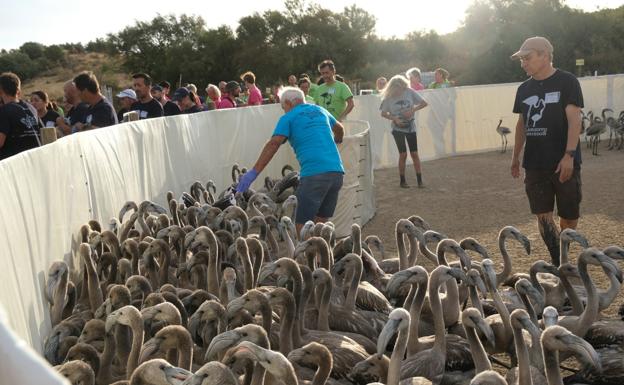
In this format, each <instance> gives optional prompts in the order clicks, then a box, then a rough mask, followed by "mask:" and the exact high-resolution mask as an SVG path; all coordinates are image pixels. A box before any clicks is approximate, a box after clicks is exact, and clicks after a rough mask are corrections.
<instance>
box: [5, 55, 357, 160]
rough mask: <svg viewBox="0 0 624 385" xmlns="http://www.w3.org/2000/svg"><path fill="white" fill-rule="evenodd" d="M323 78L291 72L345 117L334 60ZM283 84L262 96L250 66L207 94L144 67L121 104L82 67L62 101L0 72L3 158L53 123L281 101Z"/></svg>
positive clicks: (347, 100)
mask: <svg viewBox="0 0 624 385" xmlns="http://www.w3.org/2000/svg"><path fill="white" fill-rule="evenodd" d="M318 70H319V73H320V78H319V80H318V81H317V82H314V81H312V79H311V78H310V76H309V75H307V74H302V75H300V76H299V77H298V78H297V77H296V76H295V75H290V76H289V77H288V86H290V87H295V88H299V89H301V90H302V91H303V93H304V95H305V101H306V103H313V104H317V105H320V106H323V107H325V108H326V109H327V110H328V111H329V112H330V113H331V114H332V115H333V116H334V118H335V119H337V120H339V121H340V120H344V119H345V118H346V116H347V115H348V114H349V113H350V112H351V110H352V109H353V106H354V105H353V94H352V92H351V90H350V88H349V86H348V85H347V84H345V83H344V81H343V80H344V79H342V78H341V77H340V76H339V75H336V68H335V65H334V63H333V62H332V61H331V60H325V61H323V62H322V63H320V64H319V66H318ZM282 88H283V87H282V86H281V85H276V86H274V87H272V88H267V91H268V90H270V91H271V92H268V95H267V97H263V95H262V92H261V91H260V88H258V86H257V84H256V76H255V74H254V73H253V72H251V71H247V72H245V73H243V74H242V75H241V76H240V81H238V80H231V81H227V82H226V81H220V82H218V83H217V85H215V84H208V86H207V87H206V88H205V94H206V96H205V97H202V96H200V95H199V93H198V89H197V86H195V85H194V84H187V85H186V86H184V87H179V88H177V89H175V90H173V89H172V88H171V84H170V83H169V82H167V81H161V82H159V83H156V82H155V81H154V80H153V79H152V78H151V77H150V76H149V75H148V74H146V73H136V74H134V75H132V86H131V87H128V88H126V89H123V90H122V91H121V92H119V93H117V94H116V99H117V103H116V104H117V106H118V108H117V110H115V108H114V107H113V103H112V101H111V100H108V99H107V98H106V97H105V96H104V95H103V94H102V92H101V90H100V84H99V82H98V79H97V78H96V76H95V75H94V74H93V73H92V72H88V71H86V72H82V73H80V74H78V75H77V76H76V77H74V78H73V79H72V80H69V81H68V82H66V83H65V84H64V86H63V95H64V96H63V105H62V106H59V105H57V104H56V103H55V102H54V101H52V100H51V99H50V98H49V96H48V94H47V93H46V92H44V91H35V92H32V93H31V94H30V95H28V96H27V97H29V98H30V99H29V100H26V98H24V96H25V95H22V92H21V81H20V79H19V77H18V76H17V75H16V74H14V73H10V72H6V73H2V74H0V160H1V159H5V158H7V157H10V156H12V155H15V154H17V153H19V152H22V151H26V150H29V149H31V148H35V147H38V146H41V144H42V143H41V129H42V128H44V127H55V128H56V134H57V137H59V136H66V135H71V134H74V133H77V132H81V131H86V130H91V129H94V128H99V127H107V126H111V125H114V124H117V123H121V122H124V121H127V120H134V119H151V118H157V117H161V116H172V115H178V114H191V113H196V112H201V111H210V110H216V109H227V108H237V107H246V106H257V105H261V104H266V103H278V102H279V101H280V94H281V91H282Z"/></svg>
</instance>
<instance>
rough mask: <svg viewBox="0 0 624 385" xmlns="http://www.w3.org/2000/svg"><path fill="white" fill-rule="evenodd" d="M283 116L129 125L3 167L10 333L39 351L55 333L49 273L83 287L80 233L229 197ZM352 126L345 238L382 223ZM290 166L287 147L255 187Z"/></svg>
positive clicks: (269, 110) (343, 206) (264, 110)
mask: <svg viewBox="0 0 624 385" xmlns="http://www.w3.org/2000/svg"><path fill="white" fill-rule="evenodd" d="M282 113H283V112H282V110H281V109H280V108H279V106H277V105H273V106H263V107H253V108H245V109H239V110H225V111H213V112H207V113H198V114H193V115H183V116H178V117H168V118H159V119H152V120H147V121H139V122H128V123H124V124H122V125H118V126H114V127H107V128H103V129H98V130H95V131H92V132H86V133H81V134H77V135H72V136H69V137H65V138H62V139H60V140H58V141H56V142H54V143H52V144H50V145H47V146H44V147H42V148H40V149H36V150H31V151H28V152H25V153H22V154H19V155H17V156H15V157H12V158H10V159H7V160H5V161H3V162H0V178H1V179H2V180H3V181H4V183H2V184H1V185H0V194H2V197H3V198H2V200H1V201H0V213H1V214H2V216H1V218H2V219H1V220H0V240H1V241H2V242H3V243H2V244H3V245H4V247H3V248H2V251H0V253H1V258H2V260H3V261H5V263H6V267H7V268H5V269H1V270H0V288H1V289H2V290H1V291H0V301H1V303H2V304H3V305H4V306H5V307H6V309H7V312H8V314H9V325H10V326H11V327H12V328H14V330H15V331H16V333H17V334H18V335H20V336H21V337H23V338H24V339H25V340H26V341H27V343H29V344H30V345H31V346H33V347H34V348H35V349H36V350H38V351H41V350H42V346H43V345H42V344H43V341H44V339H45V337H46V336H47V335H48V333H49V331H50V321H49V314H48V310H47V309H48V304H47V302H46V300H45V299H44V296H43V291H44V287H45V278H46V273H47V268H48V266H49V265H50V264H51V262H53V261H55V260H59V259H64V260H65V261H66V262H67V263H68V264H69V266H70V267H72V268H73V279H74V280H76V279H77V275H78V270H79V269H78V267H79V266H80V264H79V263H78V262H79V258H78V255H77V253H76V250H77V247H78V245H79V242H80V237H79V234H78V230H79V227H80V226H81V225H82V224H84V223H86V222H87V221H88V220H90V219H97V220H98V221H100V223H102V225H103V227H105V228H107V227H108V223H109V221H110V218H111V217H113V216H117V214H118V212H119V209H120V208H121V206H122V205H123V204H124V203H125V202H126V201H127V200H134V201H137V202H140V201H142V200H145V199H150V200H153V201H155V202H157V203H160V204H162V205H165V206H166V204H165V196H166V193H167V191H170V190H171V191H173V192H174V194H175V195H176V196H179V195H180V194H181V193H182V192H183V191H188V188H189V187H190V185H191V184H192V183H193V182H194V181H195V180H199V181H201V182H203V183H205V182H206V181H207V180H208V179H210V178H212V179H213V180H214V181H215V182H216V184H217V188H218V189H223V188H225V187H227V186H228V185H229V184H230V183H231V182H232V181H231V176H230V175H231V174H230V171H231V168H232V165H233V164H234V163H236V162H238V163H239V164H240V165H241V166H247V167H251V166H253V162H255V160H256V158H257V157H258V154H259V153H260V150H261V148H262V145H263V144H264V143H265V142H266V140H267V139H268V138H269V137H270V135H271V133H272V132H273V129H274V127H275V123H276V122H277V120H278V118H279V117H280V116H281V114H282ZM345 124H346V125H347V127H349V130H350V131H351V132H353V135H352V136H349V135H347V136H345V138H344V142H343V144H342V145H340V150H341V153H342V154H343V155H342V156H343V160H344V165H345V169H346V177H345V188H344V189H343V191H342V193H341V195H340V197H339V202H338V206H337V209H336V215H335V218H334V219H333V220H334V222H335V223H336V225H337V228H338V235H339V236H345V235H348V234H349V233H350V226H351V224H352V223H354V222H356V223H359V224H364V223H365V222H366V221H368V220H369V219H370V218H371V217H372V216H373V215H374V197H373V194H374V189H373V188H372V187H371V184H372V162H371V160H370V139H369V136H368V124H367V123H366V122H348V123H345ZM284 164H291V165H293V166H295V167H296V166H297V162H296V159H295V157H294V154H293V152H292V150H291V149H290V146H289V145H287V144H286V145H284V146H282V148H281V149H280V150H279V151H278V153H277V154H276V155H275V157H274V159H273V161H272V162H271V163H270V164H269V166H268V167H267V168H266V169H265V170H264V171H263V173H262V174H261V177H260V178H258V179H259V181H257V182H256V183H255V187H259V186H260V184H261V183H262V181H261V180H262V179H264V176H267V175H268V176H272V177H277V176H279V175H280V170H281V168H282V166H283V165H284ZM362 183H366V185H364V184H362ZM363 210H367V212H362V211H363Z"/></svg>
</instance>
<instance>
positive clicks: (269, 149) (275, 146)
mask: <svg viewBox="0 0 624 385" xmlns="http://www.w3.org/2000/svg"><path fill="white" fill-rule="evenodd" d="M286 139H287V138H286V137H285V136H282V135H274V136H272V137H271V139H269V141H268V142H266V144H265V145H264V148H263V149H262V152H261V153H260V156H258V160H257V161H256V164H255V165H254V169H255V170H256V171H257V172H258V174H260V173H261V172H262V170H264V168H265V167H266V166H267V164H269V162H270V161H271V159H273V156H274V155H275V153H276V152H277V150H279V148H280V146H281V145H282V143H284V142H285V141H286Z"/></svg>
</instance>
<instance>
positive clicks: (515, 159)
mask: <svg viewBox="0 0 624 385" xmlns="http://www.w3.org/2000/svg"><path fill="white" fill-rule="evenodd" d="M514 135H515V139H514V140H515V141H514V149H513V156H512V158H511V176H513V177H514V178H518V177H520V152H521V151H522V148H523V147H524V142H525V140H526V133H525V131H524V118H523V117H522V114H519V115H518V121H517V122H516V132H515V134H514Z"/></svg>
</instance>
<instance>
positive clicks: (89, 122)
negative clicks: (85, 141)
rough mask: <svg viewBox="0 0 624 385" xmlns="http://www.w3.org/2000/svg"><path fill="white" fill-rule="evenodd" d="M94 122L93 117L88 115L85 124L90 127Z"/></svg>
mask: <svg viewBox="0 0 624 385" xmlns="http://www.w3.org/2000/svg"><path fill="white" fill-rule="evenodd" d="M92 120H93V115H87V119H85V123H86V124H87V126H88V125H90V124H91V121H92Z"/></svg>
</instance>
